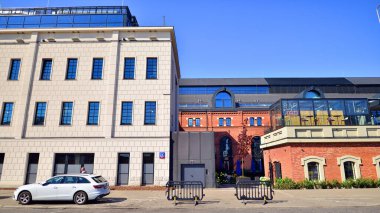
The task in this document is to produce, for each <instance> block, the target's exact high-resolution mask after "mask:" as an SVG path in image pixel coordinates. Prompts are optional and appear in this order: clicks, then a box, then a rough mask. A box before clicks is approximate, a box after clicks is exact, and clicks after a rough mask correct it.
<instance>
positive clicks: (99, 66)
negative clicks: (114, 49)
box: [91, 58, 103, 80]
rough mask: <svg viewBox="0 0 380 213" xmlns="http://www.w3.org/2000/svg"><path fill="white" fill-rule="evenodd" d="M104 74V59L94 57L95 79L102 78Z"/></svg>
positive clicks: (93, 77) (93, 76) (93, 70)
mask: <svg viewBox="0 0 380 213" xmlns="http://www.w3.org/2000/svg"><path fill="white" fill-rule="evenodd" d="M102 76H103V59H102V58H94V59H93V61H92V76H91V79H93V80H100V79H102Z"/></svg>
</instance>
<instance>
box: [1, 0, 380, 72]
mask: <svg viewBox="0 0 380 213" xmlns="http://www.w3.org/2000/svg"><path fill="white" fill-rule="evenodd" d="M0 2H1V6H2V7H36V6H46V5H47V2H48V1H47V0H0ZM121 4H122V0H50V6H82V5H121ZM378 4H380V0H287V1H285V0H125V1H124V5H128V6H129V7H130V9H131V12H132V14H134V15H136V16H137V19H138V21H139V24H140V26H160V25H162V23H163V21H162V16H165V17H166V23H167V25H172V26H175V32H176V35H177V42H178V49H179V55H180V64H181V72H182V77H187V78H189V77H190V78H205V77H224V78H227V77H347V76H355V77H356V76H358V77H359V76H363V77H372V76H380V23H379V22H378V20H377V16H376V6H377V5H378Z"/></svg>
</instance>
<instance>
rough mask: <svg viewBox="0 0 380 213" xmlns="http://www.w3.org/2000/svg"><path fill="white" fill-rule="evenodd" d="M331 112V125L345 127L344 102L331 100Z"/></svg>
mask: <svg viewBox="0 0 380 213" xmlns="http://www.w3.org/2000/svg"><path fill="white" fill-rule="evenodd" d="M329 111H330V116H331V125H345V124H346V122H345V119H344V114H345V113H344V101H342V100H329Z"/></svg>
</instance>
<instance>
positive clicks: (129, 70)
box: [124, 58, 135, 79]
mask: <svg viewBox="0 0 380 213" xmlns="http://www.w3.org/2000/svg"><path fill="white" fill-rule="evenodd" d="M134 78H135V58H125V59H124V79H134Z"/></svg>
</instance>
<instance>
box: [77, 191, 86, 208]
mask: <svg viewBox="0 0 380 213" xmlns="http://www.w3.org/2000/svg"><path fill="white" fill-rule="evenodd" d="M74 202H75V203H76V204H78V205H83V204H85V203H86V202H87V194H86V192H83V191H80V192H77V193H75V194H74Z"/></svg>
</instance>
